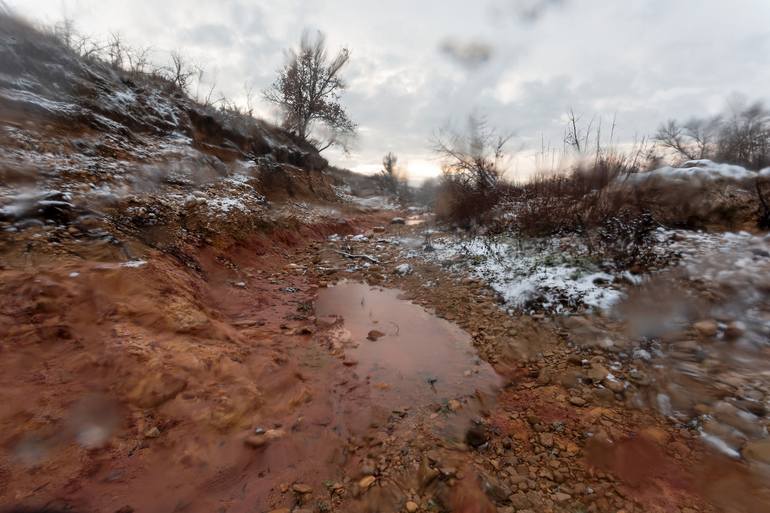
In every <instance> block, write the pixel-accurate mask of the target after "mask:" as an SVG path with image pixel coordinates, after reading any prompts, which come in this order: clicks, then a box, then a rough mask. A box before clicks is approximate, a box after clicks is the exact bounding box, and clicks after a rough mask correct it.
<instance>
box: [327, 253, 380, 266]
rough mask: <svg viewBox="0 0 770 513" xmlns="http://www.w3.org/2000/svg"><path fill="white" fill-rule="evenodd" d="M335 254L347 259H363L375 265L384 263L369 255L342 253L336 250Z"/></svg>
mask: <svg viewBox="0 0 770 513" xmlns="http://www.w3.org/2000/svg"><path fill="white" fill-rule="evenodd" d="M334 252H335V253H339V254H340V255H342V256H344V257H347V258H363V259H364V260H368V261H370V262H371V263H373V264H381V263H382V262H380V261H379V260H377V259H376V258H374V257H373V256H369V255H355V254H353V253H346V252H345V251H340V250H334Z"/></svg>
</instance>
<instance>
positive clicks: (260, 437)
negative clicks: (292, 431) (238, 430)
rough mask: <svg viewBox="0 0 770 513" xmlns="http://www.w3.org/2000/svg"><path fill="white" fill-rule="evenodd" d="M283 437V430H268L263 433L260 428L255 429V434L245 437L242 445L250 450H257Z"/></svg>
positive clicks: (284, 433)
mask: <svg viewBox="0 0 770 513" xmlns="http://www.w3.org/2000/svg"><path fill="white" fill-rule="evenodd" d="M285 435H286V432H285V431H284V430H283V429H268V430H267V431H265V430H264V429H262V428H257V429H256V430H255V434H253V435H250V436H248V437H246V439H245V440H244V441H243V443H244V444H246V445H247V446H248V447H251V448H252V449H258V448H259V447H264V446H265V445H267V443H268V442H271V441H273V440H277V439H279V438H283V437H284V436H285Z"/></svg>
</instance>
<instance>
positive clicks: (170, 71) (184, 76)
mask: <svg viewBox="0 0 770 513" xmlns="http://www.w3.org/2000/svg"><path fill="white" fill-rule="evenodd" d="M163 71H164V72H165V73H166V78H168V80H170V81H171V82H172V83H173V84H174V85H175V86H177V87H178V88H179V89H181V90H182V91H185V92H186V91H187V90H188V88H189V87H190V81H191V79H192V78H193V77H194V76H195V74H196V67H195V66H190V65H189V64H188V63H187V61H186V59H185V58H184V57H183V56H182V54H181V53H179V52H178V51H173V52H171V64H170V65H169V66H166V67H165V68H163Z"/></svg>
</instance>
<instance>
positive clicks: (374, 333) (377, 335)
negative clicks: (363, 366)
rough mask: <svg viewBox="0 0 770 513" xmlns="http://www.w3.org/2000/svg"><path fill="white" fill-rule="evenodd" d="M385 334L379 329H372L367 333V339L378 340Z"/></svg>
mask: <svg viewBox="0 0 770 513" xmlns="http://www.w3.org/2000/svg"><path fill="white" fill-rule="evenodd" d="M384 336H385V333H383V332H381V331H378V330H372V331H370V332H369V333H368V334H367V335H366V338H367V340H371V341H372V342H376V341H377V340H378V339H379V338H382V337H384Z"/></svg>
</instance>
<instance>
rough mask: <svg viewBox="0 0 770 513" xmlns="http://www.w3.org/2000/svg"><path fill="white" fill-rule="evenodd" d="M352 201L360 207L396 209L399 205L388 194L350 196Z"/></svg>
mask: <svg viewBox="0 0 770 513" xmlns="http://www.w3.org/2000/svg"><path fill="white" fill-rule="evenodd" d="M350 201H351V202H352V203H355V204H356V205H358V206H359V207H363V208H368V209H372V210H396V209H398V205H396V204H395V203H393V202H392V200H391V198H388V197H387V196H370V197H368V198H361V197H358V196H350Z"/></svg>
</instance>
